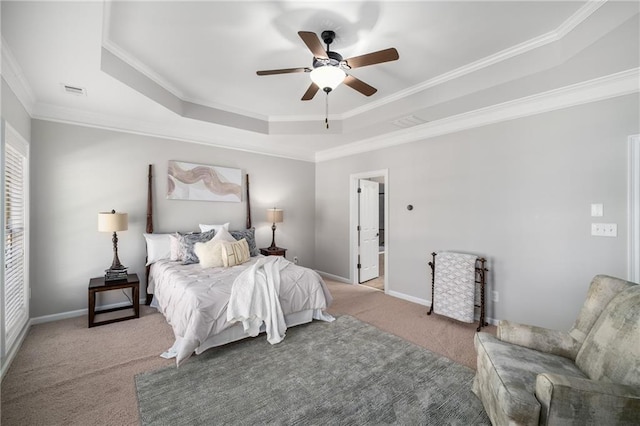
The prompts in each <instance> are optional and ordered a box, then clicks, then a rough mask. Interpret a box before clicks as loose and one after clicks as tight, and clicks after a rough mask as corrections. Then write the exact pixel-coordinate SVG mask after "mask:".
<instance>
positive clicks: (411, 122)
mask: <svg viewBox="0 0 640 426" xmlns="http://www.w3.org/2000/svg"><path fill="white" fill-rule="evenodd" d="M426 122H427V121H426V120H423V119H422V118H419V117H416V116H415V115H407V116H406V117H402V118H398V119H397V120H394V121H392V122H391V124H393V125H394V126H397V127H401V128H403V129H406V128H407V127H413V126H417V125H419V124H424V123H426Z"/></svg>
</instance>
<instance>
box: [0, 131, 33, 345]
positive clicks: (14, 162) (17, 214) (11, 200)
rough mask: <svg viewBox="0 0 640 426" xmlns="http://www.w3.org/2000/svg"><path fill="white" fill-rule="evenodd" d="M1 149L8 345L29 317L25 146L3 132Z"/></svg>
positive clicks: (9, 133) (5, 316) (6, 342)
mask: <svg viewBox="0 0 640 426" xmlns="http://www.w3.org/2000/svg"><path fill="white" fill-rule="evenodd" d="M5 141H6V143H5V150H4V154H5V155H4V207H5V208H4V210H5V212H4V214H5V217H4V219H5V220H4V268H5V270H4V309H3V310H4V330H5V336H4V338H5V339H4V340H5V345H6V346H5V347H6V348H11V346H12V345H13V343H14V342H15V340H16V338H17V337H18V335H19V334H20V331H21V330H22V328H23V327H24V325H25V324H26V323H27V321H28V319H29V312H28V310H29V309H28V308H29V305H28V303H29V297H28V296H29V295H28V288H29V287H28V282H27V268H26V266H27V262H26V245H27V244H26V243H27V241H26V207H27V204H26V200H27V197H26V192H27V188H28V187H27V173H26V172H27V146H26V144H25V143H23V142H22V141H21V140H19V139H18V138H17V137H15V136H14V135H12V132H10V131H7V132H6V133H5Z"/></svg>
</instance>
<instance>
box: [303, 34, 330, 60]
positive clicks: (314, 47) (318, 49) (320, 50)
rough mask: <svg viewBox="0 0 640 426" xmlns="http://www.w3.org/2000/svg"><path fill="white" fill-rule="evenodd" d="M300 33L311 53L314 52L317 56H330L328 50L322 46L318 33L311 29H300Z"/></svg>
mask: <svg viewBox="0 0 640 426" xmlns="http://www.w3.org/2000/svg"><path fill="white" fill-rule="evenodd" d="M298 35H299V36H300V38H301V39H302V41H304V44H306V45H307V47H308V48H309V50H310V51H311V53H313V56H315V57H316V58H324V59H326V58H328V56H327V51H326V50H324V47H322V43H321V42H320V39H319V38H318V36H317V35H316V33H312V32H311V31H298Z"/></svg>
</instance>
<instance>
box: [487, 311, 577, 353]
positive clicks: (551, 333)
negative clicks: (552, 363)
mask: <svg viewBox="0 0 640 426" xmlns="http://www.w3.org/2000/svg"><path fill="white" fill-rule="evenodd" d="M497 337H498V339H500V340H502V341H503V342H508V343H513V344H514V345H520V346H524V347H526V348H530V349H535V350H537V351H541V352H546V353H550V354H555V355H560V356H563V357H565V358H569V359H575V357H576V355H577V354H578V350H579V349H580V343H579V342H578V341H577V340H576V339H574V338H573V337H571V335H570V334H569V333H567V332H566V331H557V330H549V329H548V328H543V327H536V326H533V325H526V324H518V323H515V322H511V321H505V320H502V321H500V323H499V325H498V331H497Z"/></svg>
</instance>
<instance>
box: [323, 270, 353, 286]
mask: <svg viewBox="0 0 640 426" xmlns="http://www.w3.org/2000/svg"><path fill="white" fill-rule="evenodd" d="M315 271H316V272H317V273H319V274H320V276H322V277H325V278H329V279H330V280H333V281H339V282H341V283H345V284H352V282H351V280H350V279H349V278H345V277H340V276H338V275H333V274H330V273H328V272H323V271H318V270H317V269H316V270H315Z"/></svg>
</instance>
